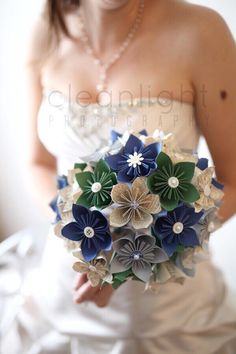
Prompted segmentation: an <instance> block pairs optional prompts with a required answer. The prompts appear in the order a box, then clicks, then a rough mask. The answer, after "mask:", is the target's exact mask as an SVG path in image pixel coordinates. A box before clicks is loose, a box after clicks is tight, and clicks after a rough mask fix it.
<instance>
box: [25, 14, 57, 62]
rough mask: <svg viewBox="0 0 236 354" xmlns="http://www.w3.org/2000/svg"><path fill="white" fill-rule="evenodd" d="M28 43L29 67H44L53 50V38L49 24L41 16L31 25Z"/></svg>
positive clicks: (27, 58)
mask: <svg viewBox="0 0 236 354" xmlns="http://www.w3.org/2000/svg"><path fill="white" fill-rule="evenodd" d="M28 33H29V35H28V38H27V41H26V48H25V62H26V64H28V65H40V66H41V65H42V63H43V62H44V61H45V60H46V58H47V57H48V55H49V52H50V50H51V49H52V44H53V38H52V34H51V33H52V32H51V30H50V26H49V22H48V20H47V19H46V17H45V15H44V14H41V15H40V16H39V17H38V18H37V19H36V20H35V21H34V23H33V24H32V25H31V28H30V29H29V31H28Z"/></svg>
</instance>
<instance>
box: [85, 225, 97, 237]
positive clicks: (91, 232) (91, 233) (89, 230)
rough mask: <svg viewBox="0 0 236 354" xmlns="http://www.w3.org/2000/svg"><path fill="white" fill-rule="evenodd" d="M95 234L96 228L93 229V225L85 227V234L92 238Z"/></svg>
mask: <svg viewBox="0 0 236 354" xmlns="http://www.w3.org/2000/svg"><path fill="white" fill-rule="evenodd" d="M94 234H95V232H94V229H93V228H92V227H90V226H86V227H85V228H84V235H85V236H86V237H88V238H91V237H93V236H94Z"/></svg>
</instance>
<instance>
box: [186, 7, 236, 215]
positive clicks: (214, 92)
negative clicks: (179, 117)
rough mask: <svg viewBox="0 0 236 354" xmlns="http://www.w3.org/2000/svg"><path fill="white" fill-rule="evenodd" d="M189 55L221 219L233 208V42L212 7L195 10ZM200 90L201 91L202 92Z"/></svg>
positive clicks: (235, 144) (235, 207) (235, 149)
mask: <svg viewBox="0 0 236 354" xmlns="http://www.w3.org/2000/svg"><path fill="white" fill-rule="evenodd" d="M195 16H197V18H198V21H197V26H198V30H197V32H196V33H197V34H196V36H195V40H194V42H195V44H196V45H195V48H194V53H193V56H192V58H194V59H193V61H192V62H193V67H192V73H193V74H192V83H193V87H194V90H195V93H196V102H195V103H196V114H197V119H198V124H199V127H200V129H201V131H202V133H203V135H204V137H205V138H206V141H207V144H208V146H209V149H210V152H211V155H212V158H213V161H214V164H215V166H216V174H217V178H218V180H219V181H220V182H222V183H223V184H224V185H225V190H224V191H225V197H224V203H223V205H222V207H221V208H220V211H219V216H220V217H221V218H222V220H223V221H225V220H227V219H229V218H230V217H231V216H233V215H234V214H235V212H236V46H235V42H234V39H233V37H232V35H231V33H230V31H229V29H228V27H227V25H226V24H225V22H224V20H223V19H222V18H221V17H220V16H219V15H218V14H217V13H215V12H214V11H212V10H209V9H206V8H202V7H199V8H197V10H196V14H195ZM203 91H204V92H203Z"/></svg>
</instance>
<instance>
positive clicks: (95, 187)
mask: <svg viewBox="0 0 236 354" xmlns="http://www.w3.org/2000/svg"><path fill="white" fill-rule="evenodd" d="M101 189H102V185H101V183H99V182H95V183H93V184H92V186H91V190H92V192H93V193H97V192H100V190H101Z"/></svg>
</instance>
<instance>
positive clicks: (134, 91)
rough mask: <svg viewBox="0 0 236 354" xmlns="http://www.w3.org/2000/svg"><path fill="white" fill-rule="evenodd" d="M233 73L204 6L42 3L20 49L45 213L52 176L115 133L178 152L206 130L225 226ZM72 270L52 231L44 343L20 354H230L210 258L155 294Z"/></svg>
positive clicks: (235, 55)
mask: <svg viewBox="0 0 236 354" xmlns="http://www.w3.org/2000/svg"><path fill="white" fill-rule="evenodd" d="M234 77H236V50H235V44H234V41H233V38H232V35H231V34H230V32H229V30H228V28H227V26H226V24H225V23H224V21H223V20H222V18H221V17H220V16H219V15H218V14H217V13H215V12H214V11H212V10H210V9H207V8H204V7H201V6H197V5H192V4H189V3H186V2H184V1H179V0H158V1H157V0H146V1H144V0H140V1H138V0H96V1H94V0H80V1H78V0H77V1H75V0H71V1H70V0H68V1H67V0H47V2H46V7H45V10H44V13H43V15H42V17H41V18H40V19H39V21H38V22H37V24H36V25H35V28H34V31H33V34H32V38H31V41H30V46H29V50H28V53H27V83H28V91H27V95H28V106H29V118H30V119H29V121H30V124H31V131H30V133H31V134H30V144H31V145H30V149H29V151H30V156H29V161H30V163H29V166H30V170H31V175H32V177H33V178H32V179H33V184H34V193H35V194H37V195H38V197H39V200H40V201H41V204H42V205H44V206H45V208H46V206H47V204H48V202H49V201H50V200H51V199H52V198H53V196H54V195H55V193H56V187H55V176H56V174H57V173H59V174H62V173H66V171H67V169H68V168H70V167H72V166H73V163H74V162H78V161H79V159H80V158H82V157H83V156H85V155H88V154H90V153H92V152H93V151H94V150H95V149H96V148H97V147H99V146H100V145H101V144H102V142H103V139H107V138H109V132H110V130H111V129H115V130H117V131H119V132H121V133H122V132H124V131H125V130H127V129H130V130H133V131H139V130H141V129H143V128H145V129H147V130H148V132H150V133H152V132H153V131H154V130H155V129H160V130H163V131H164V132H166V133H168V132H173V133H175V135H176V137H177V140H178V143H179V145H180V146H181V147H183V148H186V149H196V148H197V144H198V140H199V137H200V135H201V134H202V135H203V136H204V137H205V138H206V140H207V143H208V145H209V148H210V151H211V154H212V156H213V160H214V163H215V165H216V171H217V176H218V179H219V180H220V181H221V182H222V183H224V185H225V198H224V204H223V205H222V207H221V208H220V211H219V216H220V218H221V219H222V220H223V221H226V220H228V219H229V218H230V217H231V216H232V215H233V214H234V213H235V211H236V161H235V154H233V152H234V151H235V150H236V140H235V131H236V130H235V129H236V126H235V115H236V100H235V97H236V84H235V80H233V78H234ZM36 185H37V188H36V189H35V186H36ZM72 264H73V257H72V256H71V255H70V254H69V253H67V252H66V250H65V249H64V248H63V247H62V244H61V242H60V241H59V239H58V238H57V237H56V236H55V235H53V232H52V231H51V232H50V233H49V236H48V240H47V242H46V246H45V251H44V254H43V259H42V266H41V274H42V279H43V281H42V283H41V291H40V294H39V293H37V294H35V303H37V306H38V310H39V312H38V313H40V319H38V320H37V321H38V322H39V321H41V322H40V326H41V327H40V337H38V338H37V340H36V339H35V343H34V345H32V347H31V349H29V351H27V353H30V354H36V353H37V354H42V353H44V354H49V353H55V354H59V353H61V354H69V353H73V354H75V353H77V354H87V353H88V354H95V353H96V354H138V353H140V354H187V353H190V352H191V353H193V354H213V353H214V354H233V353H236V312H235V310H234V309H233V307H232V305H231V304H230V302H229V300H228V297H227V289H226V288H225V285H224V282H223V280H222V278H221V275H220V273H219V272H218V271H217V270H216V269H215V268H214V267H213V265H212V264H211V261H210V260H206V261H205V262H203V263H201V264H199V265H198V267H197V274H196V276H195V277H194V278H192V279H188V280H186V282H185V283H184V285H179V284H177V283H169V284H166V285H165V286H162V287H161V288H160V290H159V292H158V293H153V292H146V293H144V292H143V289H144V285H143V284H141V283H139V282H134V281H130V282H127V283H126V284H124V285H122V286H121V287H120V288H119V289H118V290H117V291H113V290H112V287H111V286H105V287H103V288H102V289H100V288H99V286H98V287H95V288H93V287H91V285H90V283H89V281H88V279H87V277H86V275H79V276H78V275H76V274H75V273H74V271H73V270H72V268H71V266H72ZM73 289H74V290H73ZM37 321H36V322H37ZM44 323H45V324H44Z"/></svg>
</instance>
